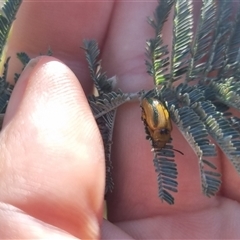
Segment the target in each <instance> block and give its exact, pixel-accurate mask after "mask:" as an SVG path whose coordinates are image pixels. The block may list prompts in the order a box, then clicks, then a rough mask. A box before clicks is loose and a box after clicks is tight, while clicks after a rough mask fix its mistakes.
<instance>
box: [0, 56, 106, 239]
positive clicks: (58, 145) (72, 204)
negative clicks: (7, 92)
mask: <svg viewBox="0 0 240 240" xmlns="http://www.w3.org/2000/svg"><path fill="white" fill-rule="evenodd" d="M36 61H37V63H35V64H32V65H35V66H34V68H33V69H32V71H31V73H30V74H29V75H28V78H27V80H26V86H25V90H23V94H19V93H18V90H19V88H20V85H21V81H22V80H23V83H24V78H23V79H21V78H20V79H19V83H18V86H19V87H17V86H16V89H14V91H13V94H12V97H11V100H10V104H9V108H8V110H7V113H6V120H5V125H4V128H3V130H2V132H1V134H0V141H1V151H0V152H1V175H0V191H1V196H0V201H2V202H4V203H7V204H11V205H13V206H15V207H17V208H19V209H21V210H22V211H24V212H25V213H27V214H29V215H31V216H32V217H34V218H36V219H39V220H41V221H43V222H46V223H48V224H51V225H53V226H55V227H58V228H61V229H63V230H65V231H67V232H69V233H71V234H72V235H74V236H77V237H81V238H92V237H93V238H94V237H97V236H98V224H99V220H100V219H101V216H102V215H101V214H102V203H103V192H104V181H105V179H104V172H105V171H104V154H103V149H102V141H101V137H100V135H99V131H98V128H97V126H96V124H95V121H94V118H93V116H92V113H91V110H90V109H89V105H88V103H87V100H86V98H85V95H84V93H83V91H82V89H81V87H80V85H79V82H78V80H77V79H76V77H75V76H74V74H73V73H72V72H71V71H70V70H69V69H68V68H67V67H66V66H65V65H64V64H62V63H61V62H59V61H58V60H56V59H54V58H50V57H41V58H38V60H36ZM19 96H20V98H21V97H22V99H18V98H19ZM17 100H19V102H20V104H19V106H17V107H14V106H13V105H12V103H11V102H12V101H13V102H14V101H17ZM11 108H13V109H11ZM14 108H15V109H14ZM14 110H15V111H16V112H15V114H10V115H8V111H10V112H11V111H12V112H14ZM16 237H17V236H16Z"/></svg>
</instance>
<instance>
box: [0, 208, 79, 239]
mask: <svg viewBox="0 0 240 240" xmlns="http://www.w3.org/2000/svg"><path fill="white" fill-rule="evenodd" d="M0 224H1V228H0V234H1V238H2V239H16V238H17V239H76V238H75V237H73V236H72V235H70V234H68V233H67V232H64V231H63V230H61V229H58V228H56V227H53V226H51V225H49V224H46V223H44V222H42V221H40V220H38V219H35V218H33V217H31V216H29V215H27V214H25V213H24V212H22V211H21V210H19V209H17V208H14V207H13V206H9V205H7V204H2V203H0ZM16 232H17V236H16Z"/></svg>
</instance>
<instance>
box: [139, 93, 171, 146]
mask: <svg viewBox="0 0 240 240" xmlns="http://www.w3.org/2000/svg"><path fill="white" fill-rule="evenodd" d="M140 106H141V108H142V116H141V118H142V121H143V122H144V124H145V127H146V130H147V131H148V133H149V135H150V138H151V140H152V142H153V147H156V148H164V147H165V145H166V143H167V142H168V141H169V140H170V138H171V131H172V123H171V119H170V115H169V112H168V110H167V107H166V105H165V104H164V103H163V102H161V101H160V100H159V99H157V98H156V97H144V98H143V99H142V100H141V105H140Z"/></svg>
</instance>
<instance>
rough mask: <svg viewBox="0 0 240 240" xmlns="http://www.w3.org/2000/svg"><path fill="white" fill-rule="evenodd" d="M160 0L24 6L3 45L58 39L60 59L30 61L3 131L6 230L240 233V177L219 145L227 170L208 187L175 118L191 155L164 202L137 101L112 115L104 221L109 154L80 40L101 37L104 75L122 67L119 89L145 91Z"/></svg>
mask: <svg viewBox="0 0 240 240" xmlns="http://www.w3.org/2000/svg"><path fill="white" fill-rule="evenodd" d="M56 3H57V4H56ZM195 4H196V9H200V6H199V2H197V1H196V2H195ZM155 7H156V2H155V1H146V2H143V1H139V2H127V1H115V2H114V1H106V2H102V1H99V2H98V1H97V2H96V1H95V2H91V1H90V2H88V3H86V2H82V1H79V2H76V1H75V2H59V1H51V2H36V1H33V2H31V1H26V2H24V3H23V4H22V6H21V9H20V11H19V13H18V15H17V21H16V22H15V25H14V29H13V31H12V35H11V39H10V41H9V45H8V49H9V50H8V54H10V55H12V56H13V55H14V53H16V52H19V51H25V52H27V53H28V54H29V55H30V56H37V55H38V54H39V52H46V50H47V48H48V46H51V48H52V51H53V52H54V57H55V58H57V59H59V60H60V61H61V62H60V61H59V60H57V59H55V58H52V57H41V58H40V59H38V60H35V61H33V62H31V64H30V66H29V67H28V69H27V70H26V71H24V73H23V75H22V76H21V77H20V79H19V82H18V84H17V85H16V88H15V89H14V92H13V95H12V97H11V100H10V103H9V106H8V109H7V113H6V117H5V120H4V128H3V131H2V132H1V134H0V141H1V144H0V146H1V151H0V153H1V163H0V192H1V195H0V202H1V204H0V226H1V228H0V237H1V238H3V239H4V238H9V239H11V238H16V239H17V238H18V239H20V238H22V239H24V238H29V239H33V238H34V239H38V238H39V239H40V238H41V239H42V238H51V239H54V238H56V239H61V237H62V238H70V237H71V236H75V237H76V238H82V239H84V238H85V239H86V238H93V239H97V238H99V237H100V235H99V234H100V233H99V231H100V232H101V238H102V239H132V238H136V239H181V238H182V239H226V238H228V239H234V238H235V239H237V238H239V236H240V230H239V227H238V223H239V220H240V217H239V216H240V206H239V201H240V191H239V184H240V177H239V176H238V174H237V173H236V171H235V170H234V169H233V167H232V166H231V163H230V162H229V161H228V160H227V159H226V158H225V156H224V154H223V153H221V151H220V150H219V149H218V151H219V155H218V158H215V159H213V162H214V163H215V164H216V166H217V167H218V169H219V171H220V172H221V173H222V176H223V177H222V180H223V184H222V188H221V190H220V192H219V194H218V195H217V196H216V197H213V198H211V199H209V198H207V197H205V196H203V194H202V193H201V186H200V177H199V170H198V160H197V159H196V156H195V155H194V153H193V151H192V150H191V148H190V147H189V146H188V144H187V142H186V141H185V140H184V138H183V137H182V136H181V134H180V133H179V132H178V130H177V128H176V126H175V125H174V124H173V133H172V137H173V145H174V148H176V149H179V150H181V151H182V152H183V153H184V156H182V155H180V154H178V153H176V162H177V165H178V172H179V177H178V181H179V193H177V194H175V195H174V197H175V205H173V206H169V205H167V204H166V203H162V202H161V201H160V200H159V198H158V197H157V183H156V173H155V172H154V167H153V163H152V153H151V152H150V145H149V142H148V141H146V140H145V133H144V129H143V124H142V123H141V120H140V118H141V110H140V108H139V103H130V104H126V105H124V106H122V107H120V109H119V111H118V114H117V118H116V124H115V129H114V139H113V142H114V144H113V149H112V151H113V152H112V154H113V155H112V159H113V164H114V182H115V189H114V192H113V193H112V194H109V195H108V196H107V202H108V218H109V221H110V222H108V221H106V220H103V221H102V219H101V215H102V202H103V191H104V156H103V149H102V142H101V139H100V135H99V132H98V129H97V126H96V124H95V122H94V119H93V117H92V115H91V112H90V109H89V107H88V104H87V101H86V98H85V96H84V92H85V93H86V94H90V92H91V88H92V85H91V81H90V80H89V73H88V69H87V64H86V60H85V56H84V52H83V51H82V50H81V49H80V48H79V46H80V45H81V44H82V40H83V39H92V38H94V39H96V40H97V41H98V42H99V44H100V47H101V52H102V56H101V57H102V60H103V67H104V69H105V70H106V71H107V73H108V76H109V77H110V76H113V75H117V77H118V79H119V81H118V87H120V88H121V89H122V90H123V91H127V92H132V91H137V90H139V89H150V88H151V87H152V86H153V83H152V79H151V77H149V76H148V75H147V74H146V71H145V66H144V59H145V56H144V48H145V40H146V39H149V38H150V37H151V36H153V34H154V33H153V30H152V29H151V27H149V26H148V24H147V23H146V17H147V16H152V12H153V11H154V9H155ZM198 14H199V13H197V12H196V15H198ZM170 16H172V15H170ZM171 26H172V23H171V21H168V22H167V23H166V26H165V27H164V40H165V42H169V41H170V39H171V34H172V32H171V29H172V28H171ZM169 44H170V45H171V43H170V42H169ZM64 64H66V65H67V66H68V67H69V68H70V69H71V70H70V69H69V68H67V67H66V66H65V65H64ZM10 65H11V69H10V71H11V73H13V72H16V71H17V72H19V71H20V69H21V66H20V65H19V63H17V61H16V60H14V57H12V59H11V64H10ZM72 71H73V73H74V74H75V75H74V74H73V73H72ZM9 76H11V74H10V75H9ZM76 77H77V78H78V79H79V80H80V82H81V86H80V85H79V84H78V81H77V78H76ZM82 88H83V90H84V92H83V90H82ZM126 140H127V141H126ZM100 223H101V229H100V230H98V227H97V226H98V225H99V224H100Z"/></svg>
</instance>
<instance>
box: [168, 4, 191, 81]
mask: <svg viewBox="0 0 240 240" xmlns="http://www.w3.org/2000/svg"><path fill="white" fill-rule="evenodd" d="M192 28H193V16H192V1H191V0H188V1H182V0H176V3H175V14H174V19H173V43H172V51H171V77H170V80H169V82H168V84H170V83H172V82H174V81H176V80H178V79H179V77H180V76H181V75H182V74H184V73H185V72H186V71H187V67H188V62H189V57H190V56H189V53H190V44H191V41H192V37H193V33H192Z"/></svg>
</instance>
